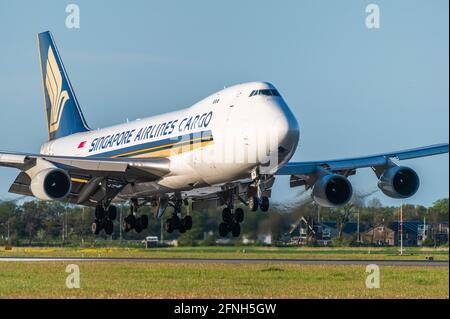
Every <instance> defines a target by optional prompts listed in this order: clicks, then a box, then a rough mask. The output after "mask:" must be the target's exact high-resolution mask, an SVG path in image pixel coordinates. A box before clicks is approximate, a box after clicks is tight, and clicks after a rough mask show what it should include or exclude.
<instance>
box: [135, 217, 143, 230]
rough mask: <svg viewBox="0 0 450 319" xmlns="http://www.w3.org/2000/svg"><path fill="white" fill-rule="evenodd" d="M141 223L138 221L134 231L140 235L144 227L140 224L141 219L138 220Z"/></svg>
mask: <svg viewBox="0 0 450 319" xmlns="http://www.w3.org/2000/svg"><path fill="white" fill-rule="evenodd" d="M138 220H139V222H137V221H136V225H135V226H134V230H135V231H136V233H138V234H139V233H140V232H141V231H142V226H141V223H140V219H139V218H138Z"/></svg>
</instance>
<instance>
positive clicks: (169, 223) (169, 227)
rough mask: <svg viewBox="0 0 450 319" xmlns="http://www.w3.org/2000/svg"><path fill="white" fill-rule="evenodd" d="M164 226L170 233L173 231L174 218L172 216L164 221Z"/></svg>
mask: <svg viewBox="0 0 450 319" xmlns="http://www.w3.org/2000/svg"><path fill="white" fill-rule="evenodd" d="M164 228H165V229H166V232H168V233H169V234H172V233H173V220H172V218H169V219H167V220H166V222H165V223H164Z"/></svg>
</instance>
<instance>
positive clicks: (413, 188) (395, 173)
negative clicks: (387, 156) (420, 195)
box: [378, 166, 420, 198]
mask: <svg viewBox="0 0 450 319" xmlns="http://www.w3.org/2000/svg"><path fill="white" fill-rule="evenodd" d="M419 185H420V182H419V177H418V176H417V173H416V172H415V171H414V170H413V169H411V168H409V167H405V166H393V167H391V168H388V169H387V170H385V171H384V172H383V173H382V174H381V176H380V178H379V181H378V188H379V189H381V191H382V192H383V193H384V194H386V195H387V196H389V197H392V198H408V197H411V196H413V195H414V194H415V193H416V192H417V190H418V189H419Z"/></svg>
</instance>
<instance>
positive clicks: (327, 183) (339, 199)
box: [312, 174, 353, 207]
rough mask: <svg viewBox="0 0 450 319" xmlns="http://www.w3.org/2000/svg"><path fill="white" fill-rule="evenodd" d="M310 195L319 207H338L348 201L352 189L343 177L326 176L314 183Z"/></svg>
mask: <svg viewBox="0 0 450 319" xmlns="http://www.w3.org/2000/svg"><path fill="white" fill-rule="evenodd" d="M312 195H313V198H314V200H315V201H316V203H317V204H319V205H320V206H324V207H339V206H344V205H345V204H347V203H348V202H349V201H350V199H351V198H352V195H353V188H352V184H351V183H350V181H349V180H348V179H347V178H346V177H345V176H342V175H337V174H328V175H324V176H322V177H320V178H319V179H318V180H317V181H316V183H315V184H314V188H313V192H312Z"/></svg>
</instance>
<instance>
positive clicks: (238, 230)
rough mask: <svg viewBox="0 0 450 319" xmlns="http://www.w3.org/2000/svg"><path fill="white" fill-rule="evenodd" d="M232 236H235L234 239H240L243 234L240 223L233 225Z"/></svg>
mask: <svg viewBox="0 0 450 319" xmlns="http://www.w3.org/2000/svg"><path fill="white" fill-rule="evenodd" d="M231 234H232V235H233V237H239V235H240V234H241V225H240V224H238V223H233V224H232V225H231Z"/></svg>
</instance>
